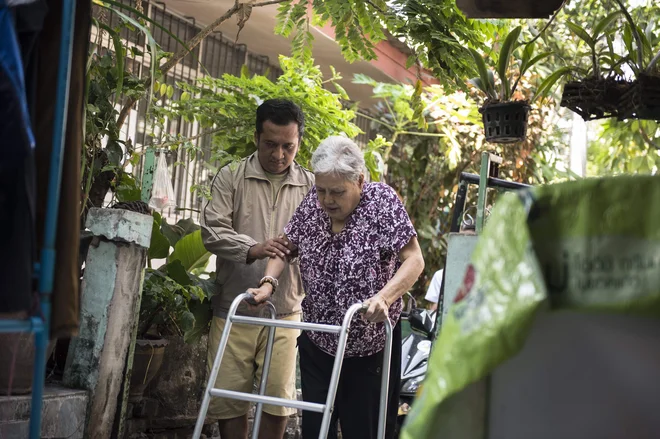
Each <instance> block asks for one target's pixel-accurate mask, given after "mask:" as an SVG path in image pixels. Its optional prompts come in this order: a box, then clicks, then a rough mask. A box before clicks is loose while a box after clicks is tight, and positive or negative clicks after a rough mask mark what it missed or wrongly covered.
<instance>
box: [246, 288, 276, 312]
mask: <svg viewBox="0 0 660 439" xmlns="http://www.w3.org/2000/svg"><path fill="white" fill-rule="evenodd" d="M247 292H248V293H250V294H252V296H253V299H254V301H255V302H257V305H256V306H255V305H251V304H250V303H248V307H249V308H250V309H252V310H255V309H259V308H261V306H262V305H263V304H264V303H265V302H266V301H267V300H268V299H270V296H271V295H272V293H273V286H272V285H271V284H269V283H264V284H263V285H262V286H260V287H259V288H248V290H247Z"/></svg>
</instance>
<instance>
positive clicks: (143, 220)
mask: <svg viewBox="0 0 660 439" xmlns="http://www.w3.org/2000/svg"><path fill="white" fill-rule="evenodd" d="M152 224H153V218H152V217H151V216H149V215H142V214H139V213H135V212H130V211H127V210H121V209H91V210H90V212H89V214H88V216H87V224H86V226H87V228H88V229H89V230H90V231H91V232H92V233H93V235H94V239H93V241H92V244H91V245H90V248H89V252H88V253H87V258H86V260H85V274H84V277H83V282H82V300H81V319H80V322H81V323H80V335H79V336H78V337H75V338H73V339H72V340H71V345H70V347H69V354H68V357H67V361H66V366H65V371H64V384H65V385H66V386H68V387H73V388H78V389H85V390H88V391H89V405H88V410H87V423H86V428H85V437H90V438H95V439H104V438H110V437H111V435H112V432H113V424H115V418H116V417H117V408H118V406H119V407H120V410H121V406H122V404H121V402H120V401H119V398H120V395H122V391H123V388H124V373H125V366H126V364H127V358H128V357H129V356H130V352H129V351H130V349H129V348H130V346H131V342H132V339H133V338H134V333H135V330H136V328H137V316H138V311H139V307H140V297H141V290H142V279H143V273H144V266H145V261H146V256H147V251H148V248H149V242H150V239H151V228H152ZM128 364H129V365H130V361H129V362H128ZM118 402H119V404H118ZM115 428H116V427H115Z"/></svg>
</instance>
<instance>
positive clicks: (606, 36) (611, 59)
mask: <svg viewBox="0 0 660 439" xmlns="http://www.w3.org/2000/svg"><path fill="white" fill-rule="evenodd" d="M621 14H622V11H614V12H612V13H610V14H609V15H607V16H606V17H604V18H603V19H601V20H600V21H598V22H597V23H596V24H595V25H594V27H593V31H592V33H591V34H589V32H587V30H586V29H584V28H583V27H581V26H580V25H578V24H576V23H573V22H571V21H568V22H567V23H566V25H567V26H568V28H569V30H570V31H571V33H572V34H574V35H575V36H576V37H577V38H579V39H580V40H581V41H583V42H584V43H585V44H586V45H587V47H588V50H589V51H588V56H589V58H590V63H589V64H590V67H589V68H588V69H580V68H578V67H571V68H568V69H567V73H568V72H569V71H570V72H574V73H580V74H581V76H582V79H580V80H574V81H569V82H567V83H566V85H565V86H564V90H563V92H562V98H561V104H560V105H561V106H562V107H566V108H568V109H569V110H571V111H573V112H575V113H577V114H579V115H580V116H581V117H582V118H583V119H584V120H587V121H588V120H594V119H601V118H607V117H619V114H620V110H621V109H620V104H619V102H620V100H621V96H622V95H623V94H624V93H625V92H626V91H627V90H628V89H629V88H630V85H631V83H630V81H627V80H626V79H624V74H623V72H622V70H621V66H622V65H623V64H625V62H626V59H625V57H622V56H620V55H617V54H616V53H615V51H614V39H613V30H612V28H611V27H612V24H613V23H615V22H616V20H617V19H618V18H619V17H620V15H621ZM603 40H604V43H603ZM605 66H607V68H605Z"/></svg>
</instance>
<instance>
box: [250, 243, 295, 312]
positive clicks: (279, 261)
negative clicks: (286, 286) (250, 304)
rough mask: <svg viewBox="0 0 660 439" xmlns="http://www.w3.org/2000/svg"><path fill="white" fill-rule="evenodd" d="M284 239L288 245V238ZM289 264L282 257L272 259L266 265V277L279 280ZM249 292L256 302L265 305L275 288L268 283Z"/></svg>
mask: <svg viewBox="0 0 660 439" xmlns="http://www.w3.org/2000/svg"><path fill="white" fill-rule="evenodd" d="M282 238H283V239H284V240H285V241H286V242H287V243H290V241H289V240H288V239H287V238H286V236H282ZM295 251H297V249H295ZM287 264H288V262H287V260H286V259H285V258H282V257H280V256H275V257H271V258H270V259H269V260H268V264H267V265H266V271H265V272H264V277H266V276H270V277H274V278H275V279H279V277H280V276H281V275H282V272H283V271H284V268H286V265H287ZM247 292H248V293H250V294H252V295H253V296H254V300H255V302H257V303H263V302H265V301H266V300H268V299H269V298H270V296H271V294H273V286H272V285H271V284H269V283H268V282H266V283H264V284H263V285H262V286H260V287H258V288H249V289H248V290H247Z"/></svg>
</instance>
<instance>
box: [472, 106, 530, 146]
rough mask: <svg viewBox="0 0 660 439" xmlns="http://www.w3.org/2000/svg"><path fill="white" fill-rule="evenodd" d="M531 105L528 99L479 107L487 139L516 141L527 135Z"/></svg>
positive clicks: (496, 141)
mask: <svg viewBox="0 0 660 439" xmlns="http://www.w3.org/2000/svg"><path fill="white" fill-rule="evenodd" d="M530 109H531V107H530V106H529V104H528V103H527V101H513V102H504V103H497V104H486V105H484V106H483V107H481V108H480V109H479V112H480V113H481V117H482V120H483V123H484V132H485V135H486V141H488V142H492V143H516V142H521V141H523V140H525V137H526V136H527V118H528V116H529V110H530Z"/></svg>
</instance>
